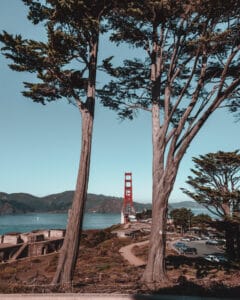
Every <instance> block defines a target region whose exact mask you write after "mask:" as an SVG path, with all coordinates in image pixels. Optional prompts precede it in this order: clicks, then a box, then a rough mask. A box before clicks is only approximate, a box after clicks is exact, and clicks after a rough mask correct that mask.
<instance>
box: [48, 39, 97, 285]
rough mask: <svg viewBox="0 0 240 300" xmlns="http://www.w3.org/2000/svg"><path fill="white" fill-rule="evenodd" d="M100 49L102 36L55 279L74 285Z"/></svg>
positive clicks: (93, 48)
mask: <svg viewBox="0 0 240 300" xmlns="http://www.w3.org/2000/svg"><path fill="white" fill-rule="evenodd" d="M97 53H98V37H97V39H96V41H94V42H91V43H90V56H89V80H88V90H87V101H86V103H81V104H80V105H79V109H80V112H81V115H82V143H81V156H80V164H79V170H78V178H77V184H76V190H75V193H74V198H73V203H72V208H71V210H70V211H69V215H68V225H67V230H66V235H65V238H64V243H63V246H62V248H61V251H60V257H59V261H58V265H57V270H56V273H55V275H54V278H53V281H52V284H58V283H59V284H61V285H62V286H66V287H69V285H71V283H72V279H73V274H74V270H75V266H76V262H77V257H78V251H79V245H80V238H81V232H82V223H83V213H84V206H85V202H86V200H87V188H88V178H89V169H90V157H91V145H92V132H93V120H94V108H95V82H96V70H97Z"/></svg>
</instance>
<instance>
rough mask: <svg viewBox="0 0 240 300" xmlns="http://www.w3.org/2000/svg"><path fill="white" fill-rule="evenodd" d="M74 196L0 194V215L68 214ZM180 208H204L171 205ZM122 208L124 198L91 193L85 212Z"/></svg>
mask: <svg viewBox="0 0 240 300" xmlns="http://www.w3.org/2000/svg"><path fill="white" fill-rule="evenodd" d="M73 194H74V191H65V192H62V193H56V194H51V195H46V196H43V197H37V196H34V195H31V194H27V193H11V194H7V193H4V192H0V215H4V214H23V213H31V212H35V213H37V212H56V213H57V212H67V211H68V209H69V208H70V206H71V203H72V199H73ZM134 207H135V209H136V210H137V211H142V210H143V209H151V204H150V203H139V202H134ZM180 207H186V208H202V206H200V205H199V204H198V203H195V202H193V201H183V202H177V203H171V204H170V205H169V209H173V208H180ZM121 208H122V198H120V197H113V196H106V195H102V194H100V195H96V194H92V193H89V194H88V196H87V202H86V207H85V212H97V213H120V211H121Z"/></svg>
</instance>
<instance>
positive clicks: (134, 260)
mask: <svg viewBox="0 0 240 300" xmlns="http://www.w3.org/2000/svg"><path fill="white" fill-rule="evenodd" d="M148 243H149V241H143V242H138V243H134V244H130V245H127V246H124V247H122V248H120V249H119V252H120V254H121V255H122V256H123V258H125V259H126V260H127V261H128V262H129V263H130V265H133V266H135V267H139V266H144V265H146V262H145V261H144V260H142V259H141V258H139V257H137V256H136V255H134V254H133V253H132V248H133V247H135V246H143V245H146V244H148Z"/></svg>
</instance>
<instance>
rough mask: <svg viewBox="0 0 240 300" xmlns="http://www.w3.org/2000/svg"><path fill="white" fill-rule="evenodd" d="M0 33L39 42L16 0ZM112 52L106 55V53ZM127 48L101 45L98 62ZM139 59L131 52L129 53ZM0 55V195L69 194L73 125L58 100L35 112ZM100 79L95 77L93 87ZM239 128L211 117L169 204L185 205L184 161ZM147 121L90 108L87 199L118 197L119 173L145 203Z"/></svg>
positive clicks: (233, 139)
mask: <svg viewBox="0 0 240 300" xmlns="http://www.w3.org/2000/svg"><path fill="white" fill-rule="evenodd" d="M0 30H1V31H2V30H6V31H8V32H9V33H13V34H17V33H19V34H20V33H21V34H22V35H23V37H26V38H35V39H41V38H42V37H43V32H44V31H43V29H42V28H39V27H38V26H33V25H32V24H31V23H30V22H29V21H28V20H27V19H26V8H25V6H24V5H23V4H22V2H21V1H20V0H10V1H9V0H1V1H0ZM113 51H114V53H113ZM133 51H134V50H133V49H129V48H127V47H119V48H115V47H114V46H113V45H110V44H109V43H108V42H107V40H104V41H102V43H101V47H100V57H107V56H110V55H116V56H117V55H119V54H121V55H125V56H126V57H127V56H132V55H133ZM139 54H140V53H139V52H138V53H137V55H139ZM7 63H8V62H7V61H6V59H5V58H4V57H3V56H2V55H1V56H0V191H2V192H6V193H14V192H26V193H31V194H34V195H37V196H44V195H47V194H52V193H58V192H63V191H66V190H73V189H74V188H75V183H76V177H77V169H78V162H79V153H80V146H81V145H80V140H81V119H80V115H79V112H78V110H77V109H76V108H75V107H73V106H72V105H69V104H67V102H65V101H64V100H63V101H61V102H58V103H52V104H47V105H46V106H42V105H40V104H36V103H33V102H32V101H31V100H29V99H26V98H24V97H23V96H22V95H21V91H22V90H23V84H22V82H23V81H28V80H29V81H30V80H31V78H33V77H32V75H29V74H24V73H17V72H14V71H11V70H10V69H9V68H8V66H7ZM104 80H105V78H104V76H102V75H101V76H98V78H97V81H98V83H99V84H101V83H104ZM239 126H240V124H239V123H235V122H234V119H233V117H232V116H231V115H230V114H228V113H226V112H224V111H219V112H217V113H215V115H214V116H212V117H211V119H210V120H209V121H208V122H207V124H206V125H205V127H204V128H203V129H202V130H201V132H200V133H199V135H198V136H197V137H196V139H195V140H194V141H193V143H192V144H191V146H190V147H189V149H188V151H187V153H186V155H185V157H184V159H183V161H182V163H181V165H180V170H179V174H178V177H177V180H176V184H175V187H174V190H173V192H172V195H171V197H170V202H176V201H181V200H187V199H188V198H187V196H185V195H184V194H182V192H181V191H180V187H183V186H184V185H185V181H186V179H187V176H188V175H189V170H190V168H191V167H192V157H193V156H198V155H200V154H205V153H208V152H215V151H218V150H222V151H232V150H235V149H238V148H239ZM151 147H152V146H151V119H150V114H148V113H146V112H143V113H141V114H140V115H139V116H138V118H137V119H135V120H134V121H124V122H120V121H119V120H118V119H117V117H116V115H115V114H114V112H112V111H109V110H107V109H104V108H102V107H101V106H100V105H98V104H97V107H96V117H95V125H94V137H93V148H92V159H91V172H90V182H89V189H88V191H89V192H90V193H96V194H105V195H111V196H118V197H122V195H123V178H124V172H125V171H131V172H132V173H133V188H134V190H133V194H134V200H135V201H140V202H150V201H151V186H152V180H151V159H152V150H151Z"/></svg>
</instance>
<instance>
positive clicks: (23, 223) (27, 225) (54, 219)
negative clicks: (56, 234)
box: [0, 213, 121, 235]
mask: <svg viewBox="0 0 240 300" xmlns="http://www.w3.org/2000/svg"><path fill="white" fill-rule="evenodd" d="M67 218H68V215H67V213H29V214H19V215H2V216H0V235H2V234H5V233H8V232H21V233H23V232H31V231H32V230H38V229H64V228H66V224H67ZM120 218H121V216H120V214H100V213H85V215H84V220H83V229H103V228H107V227H110V226H111V225H113V224H119V223H120Z"/></svg>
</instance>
